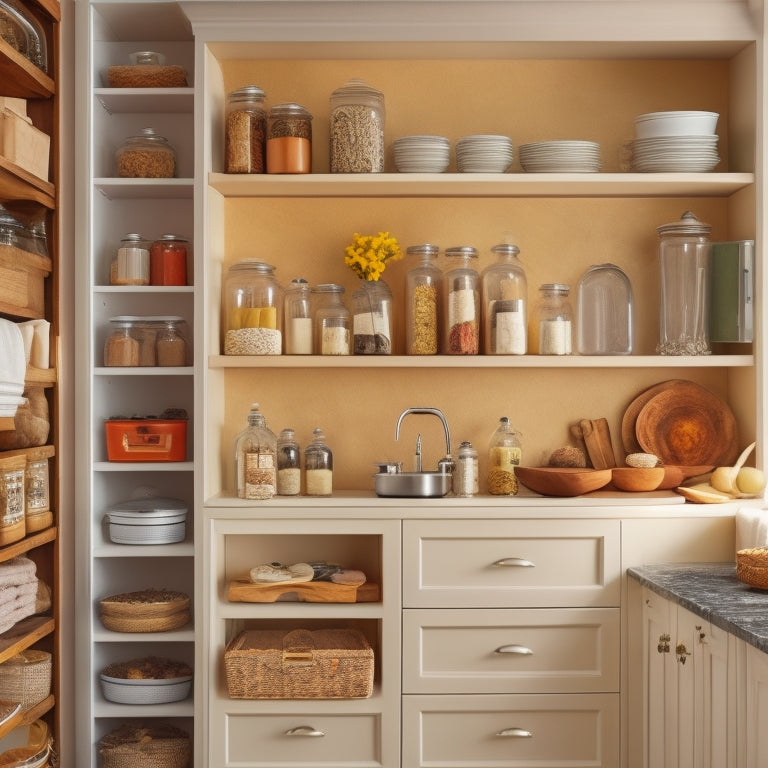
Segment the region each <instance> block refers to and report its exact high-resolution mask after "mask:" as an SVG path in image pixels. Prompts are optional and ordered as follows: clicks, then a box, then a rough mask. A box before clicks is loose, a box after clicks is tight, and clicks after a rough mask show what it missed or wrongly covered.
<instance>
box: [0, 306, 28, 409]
mask: <svg viewBox="0 0 768 768" xmlns="http://www.w3.org/2000/svg"><path fill="white" fill-rule="evenodd" d="M26 373H27V358H26V355H25V354H24V340H23V338H22V336H21V331H20V330H19V327H18V326H17V325H16V323H12V322H11V321H10V320H6V319H5V318H0V381H3V382H5V383H6V384H10V385H14V384H15V385H17V386H19V387H21V389H19V390H18V393H17V394H19V395H20V394H21V393H22V392H23V391H24V376H25V375H26ZM17 405H20V403H17V404H14V403H8V404H7V408H8V409H11V410H12V413H5V414H4V415H10V416H15V415H16V406H17Z"/></svg>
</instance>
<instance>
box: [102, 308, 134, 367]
mask: <svg viewBox="0 0 768 768" xmlns="http://www.w3.org/2000/svg"><path fill="white" fill-rule="evenodd" d="M109 325H110V329H111V330H110V332H109V335H108V336H107V339H106V341H105V342H104V365H105V366H106V367H108V368H110V367H131V366H137V365H138V364H139V346H140V343H139V333H138V331H137V329H136V323H135V322H134V321H133V320H132V319H131V318H129V317H127V316H121V317H112V318H110V320H109Z"/></svg>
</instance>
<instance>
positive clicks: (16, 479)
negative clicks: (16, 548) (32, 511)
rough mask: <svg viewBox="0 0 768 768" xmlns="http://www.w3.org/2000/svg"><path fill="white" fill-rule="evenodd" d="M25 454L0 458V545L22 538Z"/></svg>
mask: <svg viewBox="0 0 768 768" xmlns="http://www.w3.org/2000/svg"><path fill="white" fill-rule="evenodd" d="M26 463H27V459H26V457H25V456H13V457H7V458H0V545H5V544H8V543H9V542H11V541H17V540H18V539H23V538H24V533H25V531H24V511H25V490H24V469H25V466H26Z"/></svg>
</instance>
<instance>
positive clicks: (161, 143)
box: [116, 128, 176, 179]
mask: <svg viewBox="0 0 768 768" xmlns="http://www.w3.org/2000/svg"><path fill="white" fill-rule="evenodd" d="M116 158H117V175H118V176H120V177H121V178H129V179H171V178H173V177H174V176H175V175H176V151H175V150H174V148H173V147H172V146H171V145H170V144H169V143H168V139H166V138H165V136H158V135H157V134H156V133H155V130H154V128H142V129H141V133H139V134H138V135H136V136H129V137H128V138H127V139H126V140H125V142H124V143H123V145H122V146H121V147H120V148H119V149H118V150H117V154H116Z"/></svg>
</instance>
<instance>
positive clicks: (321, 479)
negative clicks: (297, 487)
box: [304, 427, 333, 496]
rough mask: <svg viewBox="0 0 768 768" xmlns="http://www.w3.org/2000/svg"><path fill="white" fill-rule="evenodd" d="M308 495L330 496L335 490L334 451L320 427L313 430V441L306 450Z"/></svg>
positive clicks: (305, 462) (305, 468)
mask: <svg viewBox="0 0 768 768" xmlns="http://www.w3.org/2000/svg"><path fill="white" fill-rule="evenodd" d="M304 475H305V489H306V494H307V496H330V495H331V493H332V492H333V452H332V451H331V449H330V448H329V447H328V444H327V443H326V441H325V434H324V433H323V430H322V429H320V428H319V427H317V428H315V429H314V430H312V442H311V443H310V444H309V445H308V446H307V447H306V449H305V450H304Z"/></svg>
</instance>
